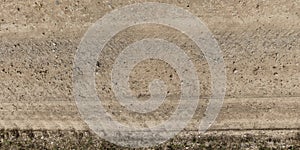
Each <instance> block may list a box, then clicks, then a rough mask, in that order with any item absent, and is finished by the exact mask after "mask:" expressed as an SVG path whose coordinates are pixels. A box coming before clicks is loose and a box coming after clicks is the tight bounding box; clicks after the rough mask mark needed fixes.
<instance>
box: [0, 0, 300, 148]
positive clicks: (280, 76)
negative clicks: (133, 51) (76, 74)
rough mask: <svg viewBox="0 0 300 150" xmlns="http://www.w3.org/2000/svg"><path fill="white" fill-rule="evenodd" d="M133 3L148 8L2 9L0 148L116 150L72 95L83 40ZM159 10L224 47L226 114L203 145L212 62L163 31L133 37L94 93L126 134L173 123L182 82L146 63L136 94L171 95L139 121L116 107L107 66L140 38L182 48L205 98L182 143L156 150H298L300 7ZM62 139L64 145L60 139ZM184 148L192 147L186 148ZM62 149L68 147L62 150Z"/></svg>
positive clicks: (136, 79) (104, 59)
mask: <svg viewBox="0 0 300 150" xmlns="http://www.w3.org/2000/svg"><path fill="white" fill-rule="evenodd" d="M136 2H144V1H138V0H130V1H121V0H119V1H118V0H112V1H98V0H97V1H96V0H95V1H90V0H86V1H71V0H66V1H61V0H49V1H40V0H27V1H19V0H9V1H6V0H4V1H1V2H0V3H1V5H0V8H1V9H0V38H1V40H0V101H1V103H0V129H2V130H1V134H2V136H1V139H2V140H1V142H0V143H1V144H0V147H1V146H3V147H4V148H9V147H13V146H16V147H27V148H37V149H39V148H50V149H51V148H59V147H61V148H80V147H81V148H84V146H86V147H89V148H92V147H91V145H93V146H95V147H97V146H99V147H102V148H106V147H107V148H109V147H110V146H114V145H111V144H109V143H107V142H104V144H103V142H102V144H101V142H100V144H99V143H98V142H99V140H100V139H99V138H98V137H97V136H96V135H94V134H93V133H91V131H89V127H88V126H87V124H85V122H84V121H83V120H82V118H81V117H80V114H79V111H78V110H77V107H76V103H75V99H74V93H73V82H72V78H73V63H74V57H75V54H76V50H77V48H78V45H79V43H80V40H81V39H82V37H83V36H84V34H85V32H86V31H87V29H88V28H89V27H90V26H91V25H93V23H94V22H96V21H97V20H98V19H99V18H101V17H102V16H103V15H105V14H106V13H109V12H110V11H112V10H114V9H118V8H121V7H122V6H125V5H128V4H133V3H136ZM155 2H164V3H169V4H173V5H176V6H178V7H181V8H184V9H186V10H188V11H190V12H191V13H193V14H194V15H195V16H197V17H199V18H200V19H201V20H202V21H203V22H204V23H205V24H206V25H207V27H208V28H209V29H210V30H211V32H212V33H213V35H214V37H215V38H216V40H217V41H218V43H219V45H220V48H221V50H222V53H223V58H224V61H225V66H226V68H225V69H226V77H227V82H226V88H227V90H226V96H225V99H224V104H223V106H222V109H221V112H220V114H219V116H218V117H217V119H216V121H215V123H214V124H213V126H212V127H211V128H210V129H209V130H208V131H207V132H206V133H205V136H202V135H201V137H200V136H199V137H198V135H197V134H198V133H197V131H196V129H197V126H198V124H199V121H200V119H201V118H202V117H203V113H204V111H205V108H206V105H207V102H208V98H209V96H210V95H211V87H210V78H211V76H210V71H209V68H208V64H207V61H206V60H205V57H204V56H203V54H202V53H196V52H195V51H197V50H198V49H199V48H198V47H197V46H196V45H195V44H194V43H193V42H192V41H191V40H190V39H188V37H187V36H186V35H184V34H182V33H180V32H178V31H176V30H174V29H172V28H169V27H165V26H160V25H139V26H134V27H130V28H128V29H126V30H125V31H122V32H120V33H119V34H118V35H116V36H115V37H113V39H111V41H110V42H109V43H108V46H106V47H105V48H104V51H103V53H102V54H101V55H100V54H99V61H98V63H97V64H96V65H97V68H96V71H95V72H96V83H97V92H98V96H99V97H100V98H102V100H103V104H104V107H105V108H107V110H108V112H110V113H111V114H113V115H114V117H115V119H116V120H118V121H121V122H123V123H124V124H128V125H137V126H144V125H145V124H144V123H145V121H146V120H147V121H148V123H149V122H151V123H153V124H157V123H159V122H161V121H163V120H164V119H166V118H167V117H168V115H170V113H172V111H173V110H174V108H175V106H176V104H177V103H178V99H179V94H180V87H179V85H180V80H179V77H178V76H177V75H176V72H175V70H174V69H172V68H171V67H170V66H169V65H168V64H167V63H165V62H163V61H159V60H147V61H144V62H142V63H139V64H138V65H137V66H136V67H135V68H134V70H133V71H132V72H131V75H130V83H131V88H132V89H133V91H134V95H136V96H137V97H138V98H139V99H140V100H145V99H147V98H148V97H149V91H148V88H147V87H148V84H149V81H151V80H152V79H155V78H160V79H163V80H164V81H165V83H166V84H167V85H168V95H167V100H166V103H165V104H164V105H163V106H162V107H160V109H159V110H158V111H156V112H154V113H151V114H148V115H143V116H140V117H139V119H138V120H137V117H138V115H137V114H136V113H132V112H130V111H127V110H125V109H124V108H123V107H122V106H121V105H120V104H118V103H117V102H116V101H115V99H114V97H113V92H112V90H111V88H110V87H109V85H108V84H109V79H110V77H109V76H108V74H109V72H110V71H111V65H110V64H112V63H113V58H115V56H117V55H118V49H122V48H125V47H126V46H127V45H128V44H129V43H131V42H134V41H137V40H140V39H143V38H149V37H159V38H163V39H168V40H169V41H172V42H174V43H177V45H178V46H179V47H180V48H182V49H183V50H185V51H186V52H187V53H188V54H189V56H191V60H192V61H193V62H194V63H195V67H196V68H197V73H198V77H199V79H200V91H201V96H200V103H199V105H198V108H197V111H196V113H195V115H194V117H193V119H192V121H191V123H190V124H189V125H188V127H187V128H186V129H185V130H184V131H183V132H182V133H180V135H179V136H178V137H176V138H175V139H173V140H171V141H168V142H167V143H165V144H162V145H158V146H157V147H154V148H159V147H160V146H162V147H164V148H166V149H168V148H186V147H187V148H208V149H209V148H250V149H259V148H264V147H269V148H270V147H275V148H282V149H288V148H294V149H297V148H300V144H299V143H300V140H299V131H300V109H299V108H300V66H299V64H300V59H299V58H300V1H298V0H276V1H271V0H270V1H261V0H251V1H246V0H228V1H221V0H216V1H210V0H199V1H198V0H190V1H188V0H177V1H155ZM162 16H163V15H162ZM117 48H118V49H117ZM145 72H146V73H145ZM16 135H18V136H16ZM30 135H33V137H32V136H30ZM45 135H46V136H45ZM186 135H190V136H186ZM61 136H63V138H62V139H63V140H61V141H59V140H58V139H59V138H56V137H61ZM11 137H12V138H11ZM41 137H43V139H41ZM191 137H195V138H194V140H193V139H192V138H191ZM247 137H249V138H247ZM79 138H80V140H79ZM181 138H183V139H184V140H183V141H186V142H185V143H180V140H179V139H181ZM24 139H27V142H26V140H25V141H24ZM245 139H248V140H249V143H250V144H249V143H247V142H248V141H247V140H245ZM85 140H86V141H85ZM97 140H98V142H95V141H97ZM176 140H177V142H176ZM276 140H277V141H278V142H276ZM34 141H36V143H35V144H36V145H35V144H32V143H34ZM100 141H101V140H100ZM178 141H179V142H178ZM212 141H216V143H218V144H216V143H213V142H212ZM226 141H228V143H229V144H228V143H227V142H226ZM255 141H260V142H255ZM274 141H275V142H274ZM30 142H32V143H30ZM53 142H54V146H53ZM89 142H90V143H89ZM220 142H221V143H222V142H223V143H227V144H223V145H222V144H220ZM251 142H252V143H251ZM62 143H69V144H70V145H69V147H63V144H62ZM176 143H177V144H176ZM178 143H179V144H178ZM191 143H193V144H191ZM195 143H198V145H197V144H195ZM230 143H233V144H230ZM51 144H52V145H51ZM55 144H56V145H55ZM72 144H73V145H72ZM172 144H173V145H172ZM174 145H177V146H179V147H176V146H175V147H172V146H174ZM191 145H192V146H191ZM224 145H225V147H224ZM82 146H83V147H82ZM214 146H215V147H214ZM218 146H219V147H218ZM95 147H94V148H95ZM99 147H98V148H99ZM115 148H116V147H115ZM118 148H120V147H118Z"/></svg>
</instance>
